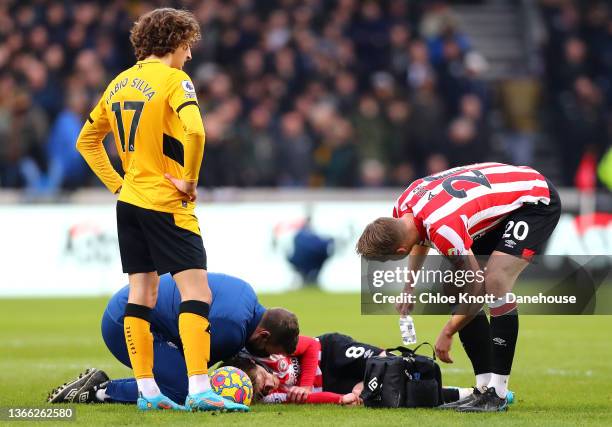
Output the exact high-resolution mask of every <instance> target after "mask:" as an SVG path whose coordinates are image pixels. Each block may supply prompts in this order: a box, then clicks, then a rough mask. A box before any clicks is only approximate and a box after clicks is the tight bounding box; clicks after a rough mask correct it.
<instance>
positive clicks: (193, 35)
mask: <svg viewBox="0 0 612 427" xmlns="http://www.w3.org/2000/svg"><path fill="white" fill-rule="evenodd" d="M200 38H201V34H200V25H199V24H198V21H197V20H196V18H195V16H193V13H191V12H188V11H186V10H178V9H172V8H169V7H165V8H160V9H155V10H152V11H151V12H148V13H145V14H144V15H142V16H141V17H140V18H138V20H137V21H136V22H135V23H134V26H133V27H132V30H131V32H130V42H132V46H133V47H134V53H135V55H136V59H138V60H139V61H142V60H143V59H145V58H147V57H149V56H151V55H155V56H164V55H165V54H167V53H171V52H174V51H175V50H176V49H178V48H179V47H181V46H184V45H188V46H191V45H192V44H193V43H195V42H197V41H198V40H200Z"/></svg>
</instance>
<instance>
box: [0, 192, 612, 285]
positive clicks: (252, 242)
mask: <svg viewBox="0 0 612 427" xmlns="http://www.w3.org/2000/svg"><path fill="white" fill-rule="evenodd" d="M114 210H115V208H114V206H113V205H107V204H104V205H94V206H84V205H49V206H44V207H43V206H40V205H38V206H23V205H20V206H17V205H15V206H4V207H3V214H2V218H3V221H1V222H0V235H1V236H2V240H3V242H5V244H2V245H0V259H2V260H3V261H2V264H3V267H4V272H5V273H4V274H5V280H3V283H2V284H0V296H3V297H4V296H47V295H49V296H50V295H69V296H83V295H106V294H110V293H112V292H114V291H115V290H117V289H119V288H120V287H122V286H124V285H125V284H126V283H127V278H126V277H125V276H124V275H123V274H121V263H120V259H119V249H118V245H117V240H116V239H117V238H116V224H115V212H114ZM197 214H198V217H199V218H200V221H201V225H202V232H203V236H204V242H205V245H206V249H207V254H208V265H209V270H210V271H220V272H226V273H231V274H233V275H235V276H238V277H242V278H244V279H245V280H247V281H249V282H250V283H251V284H253V286H254V287H255V289H256V291H257V292H283V291H286V290H290V289H294V288H296V287H298V286H300V285H301V284H302V281H303V280H304V279H303V276H301V275H300V274H298V273H297V272H296V269H295V266H294V265H293V264H292V263H291V262H290V261H289V260H290V259H292V257H293V255H294V254H295V253H296V250H298V248H297V247H296V243H297V244H300V243H299V242H298V240H297V239H296V236H297V234H298V233H299V232H300V230H303V229H304V228H305V227H307V228H308V229H309V230H310V232H311V233H312V235H314V236H316V237H318V238H320V239H323V240H325V241H329V243H330V244H329V245H328V246H329V247H328V253H327V255H326V256H325V255H324V256H323V258H324V259H323V260H322V267H321V268H320V272H318V280H317V281H318V283H319V284H320V286H321V287H322V288H323V289H324V290H327V291H332V292H359V289H360V283H361V278H360V268H361V267H360V259H359V257H358V256H357V255H356V254H355V250H354V247H355V242H356V240H357V238H358V237H359V233H360V232H361V230H363V227H364V226H365V225H366V224H367V223H368V222H369V221H370V220H371V219H372V218H375V217H377V216H380V215H386V214H388V204H387V203H382V202H377V203H373V202H367V203H366V202H343V203H340V202H313V203H309V204H304V203H298V202H283V203H280V202H279V203H217V204H214V205H208V206H202V207H200V208H199V210H198V211H197ZM40 218H44V221H41V220H40ZM220 223H226V224H232V226H231V227H223V228H221V227H216V226H215V224H220ZM14 224H28V227H15V226H14ZM208 224H211V226H210V227H208ZM6 242H11V244H10V245H9V244H6ZM610 253H612V215H609V214H598V215H595V216H593V217H590V218H586V219H583V220H582V221H580V220H577V219H576V217H575V216H573V215H570V214H563V215H562V217H561V220H560V221H559V225H558V226H557V228H556V230H555V232H554V233H553V235H552V237H551V239H550V241H549V244H548V247H547V250H546V254H547V255H563V256H570V255H575V256H583V257H584V256H594V255H598V254H610ZM610 258H611V257H609V256H608V257H602V258H599V259H597V260H596V261H597V262H598V263H602V262H603V263H606V262H608V263H609V264H608V268H609V265H610V261H611V260H610ZM561 259H562V257H547V258H546V260H545V262H548V263H552V264H550V265H549V266H548V267H549V268H555V265H554V263H559V262H561ZM33 260H36V263H35V264H34V263H33V262H32V261H33ZM32 265H36V266H37V267H36V269H33V268H32ZM23 271H28V272H29V274H28V275H24V274H22V272H23ZM50 278H53V279H50ZM17 284H19V285H17Z"/></svg>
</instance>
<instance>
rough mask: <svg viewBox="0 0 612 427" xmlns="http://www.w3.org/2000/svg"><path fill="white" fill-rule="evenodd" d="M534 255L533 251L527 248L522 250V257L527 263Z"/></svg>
mask: <svg viewBox="0 0 612 427" xmlns="http://www.w3.org/2000/svg"><path fill="white" fill-rule="evenodd" d="M534 255H535V251H534V250H531V249H527V248H525V249H523V253H522V256H523V258H524V259H526V260H527V261H529V260H530V259H531V258H533V256H534Z"/></svg>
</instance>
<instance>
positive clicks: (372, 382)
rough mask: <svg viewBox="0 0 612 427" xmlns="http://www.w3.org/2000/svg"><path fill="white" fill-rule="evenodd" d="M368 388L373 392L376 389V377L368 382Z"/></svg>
mask: <svg viewBox="0 0 612 427" xmlns="http://www.w3.org/2000/svg"><path fill="white" fill-rule="evenodd" d="M368 388H369V389H370V391H374V390H376V389H377V388H378V377H374V378H372V379H371V380H370V381H369V382H368Z"/></svg>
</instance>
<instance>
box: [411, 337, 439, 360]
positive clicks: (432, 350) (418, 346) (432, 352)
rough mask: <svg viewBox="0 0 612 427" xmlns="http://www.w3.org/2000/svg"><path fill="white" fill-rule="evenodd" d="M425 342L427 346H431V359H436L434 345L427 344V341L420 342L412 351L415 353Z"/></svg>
mask: <svg viewBox="0 0 612 427" xmlns="http://www.w3.org/2000/svg"><path fill="white" fill-rule="evenodd" d="M425 344H427V345H428V346H429V348H431V358H432V359H433V360H436V350H435V349H434V346H433V345H431V344H429V343H428V342H427V341H425V342H422V343H421V344H419V345H417V346H416V347H415V348H414V350H412V351H413V352H414V353H416V351H417V350H418V349H419V348H421V347H422V346H423V345H425Z"/></svg>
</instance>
